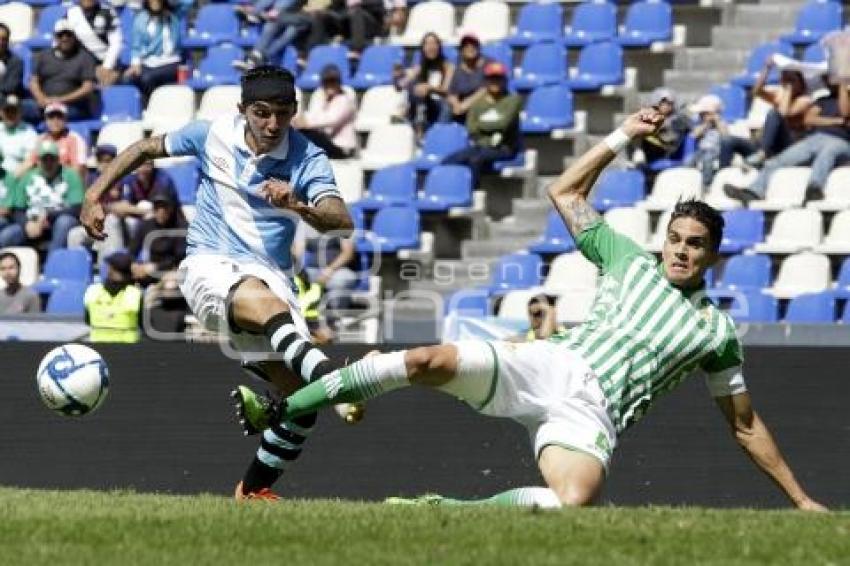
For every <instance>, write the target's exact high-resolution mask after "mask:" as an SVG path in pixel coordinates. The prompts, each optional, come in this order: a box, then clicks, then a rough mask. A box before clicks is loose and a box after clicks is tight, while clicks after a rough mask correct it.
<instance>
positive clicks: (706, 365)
mask: <svg viewBox="0 0 850 566" xmlns="http://www.w3.org/2000/svg"><path fill="white" fill-rule="evenodd" d="M731 324H732V323H731V322H729V325H731ZM729 333H730V335H729V337H728V338H727V339H726V340H725V341H724V342H723V344H722V345H721V346H720V347H719V348H718V349H717V350H715V351H714V352H712V353H711V354H709V355H708V356H706V357H705V358H704V359H703V360H702V362H701V363H700V368H701V369H702V370H703V371H704V372H705V374H706V380H705V383H706V385H707V386H708V391H709V392H710V393H711V396H712V397H725V396H727V395H737V394H738V393H743V392H745V391H746V390H747V384H746V383H745V382H744V373H743V365H744V355H743V350H742V348H741V341H740V340H739V339H738V337H737V335H735V333H734V326H732V328H731V329H729Z"/></svg>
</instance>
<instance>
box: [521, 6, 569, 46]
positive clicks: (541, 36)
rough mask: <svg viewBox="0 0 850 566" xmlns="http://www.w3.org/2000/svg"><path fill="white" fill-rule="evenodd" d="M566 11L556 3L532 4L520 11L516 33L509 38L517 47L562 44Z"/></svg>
mask: <svg viewBox="0 0 850 566" xmlns="http://www.w3.org/2000/svg"><path fill="white" fill-rule="evenodd" d="M563 22H564V11H563V9H562V8H561V5H560V4H558V3H556V2H551V3H550V2H531V3H529V4H526V5H524V6H523V7H522V9H520V11H519V16H518V17H517V23H516V31H515V32H514V33H513V34H511V35H510V36H509V37H508V43H510V44H511V45H513V46H515V47H527V46H529V45H533V44H536V43H540V42H542V41H554V42H560V41H561V39H562V37H563Z"/></svg>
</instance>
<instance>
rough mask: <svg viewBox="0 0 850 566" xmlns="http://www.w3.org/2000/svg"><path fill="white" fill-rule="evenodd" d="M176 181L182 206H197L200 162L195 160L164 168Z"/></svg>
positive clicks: (175, 184)
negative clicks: (196, 197)
mask: <svg viewBox="0 0 850 566" xmlns="http://www.w3.org/2000/svg"><path fill="white" fill-rule="evenodd" d="M163 169H164V171H165V172H166V173H168V175H169V176H170V177H171V180H172V181H174V186H175V187H176V188H177V196H178V197H179V199H180V204H184V205H185V204H189V205H191V204H195V196H196V195H197V193H198V183H199V178H200V175H199V172H198V162H197V161H196V160H195V159H187V160H185V161H183V162H181V163H175V164H174V165H169V166H167V167H164V168H163Z"/></svg>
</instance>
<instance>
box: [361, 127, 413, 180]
mask: <svg viewBox="0 0 850 566" xmlns="http://www.w3.org/2000/svg"><path fill="white" fill-rule="evenodd" d="M414 137H415V136H414V133H413V128H412V127H410V125H409V124H383V125H380V126H377V127H376V128H374V129H373V130H372V132H371V133H370V134H369V139H368V140H367V141H366V147H365V148H364V149H363V151H361V152H360V163H361V165H363V169H366V170H367V171H372V170H374V169H380V168H381V167H386V166H388V165H396V164H399V163H404V162H406V161H410V160H411V159H412V158H413V150H414V147H415V144H414Z"/></svg>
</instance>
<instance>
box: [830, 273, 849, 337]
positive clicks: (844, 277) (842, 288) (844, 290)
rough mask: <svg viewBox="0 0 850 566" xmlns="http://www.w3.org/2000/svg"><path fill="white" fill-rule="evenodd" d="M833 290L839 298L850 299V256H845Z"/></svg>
mask: <svg viewBox="0 0 850 566" xmlns="http://www.w3.org/2000/svg"><path fill="white" fill-rule="evenodd" d="M833 292H834V293H835V296H836V297H837V298H840V299H850V257H846V258H844V261H842V262H841V268H840V269H839V270H838V278H837V280H836V281H835V289H833ZM848 302H850V301H848ZM845 322H846V321H845Z"/></svg>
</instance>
